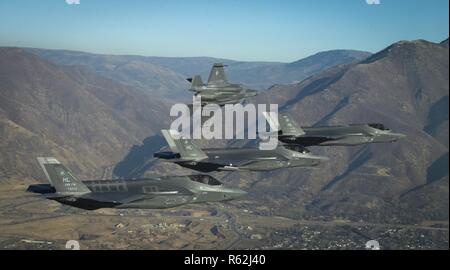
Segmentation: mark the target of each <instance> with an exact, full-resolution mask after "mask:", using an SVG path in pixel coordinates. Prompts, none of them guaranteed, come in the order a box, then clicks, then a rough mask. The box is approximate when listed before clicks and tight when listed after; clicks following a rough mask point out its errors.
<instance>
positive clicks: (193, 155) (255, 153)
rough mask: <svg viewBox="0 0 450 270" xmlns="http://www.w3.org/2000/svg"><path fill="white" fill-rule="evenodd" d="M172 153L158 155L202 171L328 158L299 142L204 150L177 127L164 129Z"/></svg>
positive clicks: (265, 167) (268, 166) (307, 162)
mask: <svg viewBox="0 0 450 270" xmlns="http://www.w3.org/2000/svg"><path fill="white" fill-rule="evenodd" d="M162 133H163V135H164V138H165V139H166V141H167V143H168V144H169V147H170V149H171V152H158V153H154V156H155V157H157V158H160V159H164V160H166V161H169V162H174V163H176V164H178V165H180V166H182V167H186V168H189V169H193V170H197V171H201V172H212V171H270V170H276V169H280V168H289V167H314V166H318V165H320V164H321V163H322V162H323V161H324V160H328V158H326V157H319V156H314V155H312V154H311V153H310V152H309V150H308V149H306V148H304V147H302V146H298V145H292V146H291V145H285V146H283V145H281V144H278V146H277V147H276V149H274V150H260V149H258V148H222V149H212V148H209V149H201V148H200V147H198V146H197V145H195V144H194V143H193V142H192V140H189V139H184V138H182V137H181V136H180V135H179V134H178V132H176V131H173V130H162Z"/></svg>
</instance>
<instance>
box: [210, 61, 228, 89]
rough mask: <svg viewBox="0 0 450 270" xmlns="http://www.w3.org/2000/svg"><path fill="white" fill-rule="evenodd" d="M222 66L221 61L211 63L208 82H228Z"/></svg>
mask: <svg viewBox="0 0 450 270" xmlns="http://www.w3.org/2000/svg"><path fill="white" fill-rule="evenodd" d="M224 67H225V65H224V64H221V63H216V64H214V65H213V67H212V69H211V73H209V78H208V84H212V85H222V84H227V83H228V80H227V76H226V75H225V70H224V69H223V68H224Z"/></svg>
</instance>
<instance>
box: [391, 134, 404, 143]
mask: <svg viewBox="0 0 450 270" xmlns="http://www.w3.org/2000/svg"><path fill="white" fill-rule="evenodd" d="M404 138H406V135H405V134H402V133H393V134H391V141H394V142H396V141H398V140H401V139H404Z"/></svg>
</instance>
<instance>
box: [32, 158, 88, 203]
mask: <svg viewBox="0 0 450 270" xmlns="http://www.w3.org/2000/svg"><path fill="white" fill-rule="evenodd" d="M37 160H38V162H39V165H40V166H41V168H42V170H43V171H44V173H45V176H47V179H48V181H49V182H50V184H51V185H52V186H53V187H54V188H55V190H56V192H57V193H60V194H64V195H77V194H84V193H89V192H91V190H90V189H89V188H88V187H87V186H86V185H85V184H83V182H81V181H80V180H78V179H77V178H76V177H75V176H73V174H72V172H71V171H70V170H69V169H67V168H66V167H65V166H64V165H62V164H61V163H60V162H59V161H58V160H56V158H53V157H38V158H37Z"/></svg>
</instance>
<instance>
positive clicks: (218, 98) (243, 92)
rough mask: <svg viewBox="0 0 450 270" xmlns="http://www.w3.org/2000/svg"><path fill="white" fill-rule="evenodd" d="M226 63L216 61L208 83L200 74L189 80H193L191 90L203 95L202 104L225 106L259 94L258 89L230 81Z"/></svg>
mask: <svg viewBox="0 0 450 270" xmlns="http://www.w3.org/2000/svg"><path fill="white" fill-rule="evenodd" d="M224 67H225V65H223V64H220V63H216V64H214V65H213V67H212V69H211V73H210V74H209V78H208V83H207V84H204V83H203V81H202V78H201V77H200V75H196V76H194V77H193V78H188V79H187V80H188V81H189V82H191V88H190V89H189V91H192V92H194V93H195V96H197V95H201V98H202V105H207V104H211V103H213V104H217V105H220V106H223V105H225V104H236V103H241V102H243V101H244V100H245V98H247V97H253V96H256V95H257V94H258V92H257V91H256V90H251V89H247V88H245V87H243V86H242V85H240V84H231V83H228V80H227V77H226V76H225V71H224V69H223V68H224Z"/></svg>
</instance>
